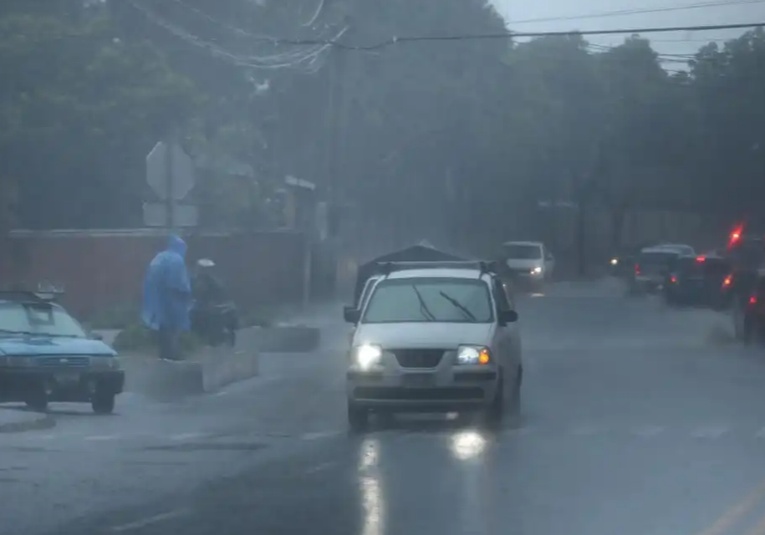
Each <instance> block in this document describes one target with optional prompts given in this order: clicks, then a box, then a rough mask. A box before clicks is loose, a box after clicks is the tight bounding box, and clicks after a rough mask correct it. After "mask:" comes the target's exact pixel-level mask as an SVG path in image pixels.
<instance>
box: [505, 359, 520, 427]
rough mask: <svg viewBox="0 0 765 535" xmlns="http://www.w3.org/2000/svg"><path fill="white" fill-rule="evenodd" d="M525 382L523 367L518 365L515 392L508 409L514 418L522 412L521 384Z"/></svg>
mask: <svg viewBox="0 0 765 535" xmlns="http://www.w3.org/2000/svg"><path fill="white" fill-rule="evenodd" d="M522 384H523V367H522V366H519V367H518V373H517V374H516V377H515V387H514V388H513V394H512V397H511V398H510V403H509V405H508V410H509V413H510V415H511V416H512V417H513V418H517V417H518V416H520V414H521V385H522Z"/></svg>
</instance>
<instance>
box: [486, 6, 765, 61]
mask: <svg viewBox="0 0 765 535" xmlns="http://www.w3.org/2000/svg"><path fill="white" fill-rule="evenodd" d="M490 1H491V2H492V3H493V4H494V5H495V7H496V8H497V10H498V11H499V12H500V13H501V14H502V16H504V17H505V20H507V21H508V27H509V28H510V29H511V30H515V31H557V30H590V29H617V28H638V27H647V26H699V25H706V24H734V23H744V22H765V0H642V1H640V0H576V1H574V0H541V1H536V2H530V1H529V0H490ZM692 6H693V7H692ZM618 12H622V14H619V13H618ZM624 12H632V13H629V14H624ZM530 19H545V20H543V21H542V20H539V21H535V22H524V21H529V20H530ZM741 33H743V31H741V30H737V31H733V32H730V31H728V32H724V31H709V32H676V33H666V34H664V33H663V34H653V35H650V36H649V35H646V37H648V38H650V39H651V41H652V43H653V44H654V48H655V49H656V50H657V51H659V52H661V53H665V54H690V53H693V52H695V51H696V50H697V49H698V48H699V47H700V46H702V45H704V44H705V43H707V42H709V41H710V40H714V41H720V42H722V41H723V40H725V39H730V38H731V37H737V36H738V35H740V34H741ZM587 39H588V41H589V42H590V43H593V44H596V45H616V44H619V43H620V42H621V41H623V39H624V38H623V37H614V36H609V37H588V38H587ZM665 59H667V60H668V63H667V64H665V66H666V67H667V68H672V63H671V59H672V58H669V57H667V58H665Z"/></svg>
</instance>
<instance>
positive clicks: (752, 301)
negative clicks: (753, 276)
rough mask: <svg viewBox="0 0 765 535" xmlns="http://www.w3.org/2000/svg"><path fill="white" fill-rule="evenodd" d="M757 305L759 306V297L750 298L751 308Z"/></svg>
mask: <svg viewBox="0 0 765 535" xmlns="http://www.w3.org/2000/svg"><path fill="white" fill-rule="evenodd" d="M756 304H757V296H756V295H753V296H752V297H750V298H749V306H754V305H756Z"/></svg>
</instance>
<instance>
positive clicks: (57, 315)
mask: <svg viewBox="0 0 765 535" xmlns="http://www.w3.org/2000/svg"><path fill="white" fill-rule="evenodd" d="M13 334H28V335H42V336H61V337H72V338H85V337H86V334H85V331H84V330H83V329H82V327H81V326H80V324H79V323H78V322H77V321H76V320H75V319H74V318H72V317H71V316H70V315H69V314H67V313H66V311H64V309H62V308H60V307H58V306H54V305H50V304H47V303H40V304H38V303H32V304H30V303H0V336H9V335H13Z"/></svg>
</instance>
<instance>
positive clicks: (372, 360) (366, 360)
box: [353, 344, 382, 370]
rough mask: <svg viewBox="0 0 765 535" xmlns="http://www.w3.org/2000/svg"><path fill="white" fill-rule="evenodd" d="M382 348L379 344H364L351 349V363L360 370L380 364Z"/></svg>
mask: <svg viewBox="0 0 765 535" xmlns="http://www.w3.org/2000/svg"><path fill="white" fill-rule="evenodd" d="M380 359H382V348H381V347H380V346H375V345H369V344H364V345H363V346H359V347H357V348H356V349H354V351H353V363H354V364H356V365H357V366H358V367H359V368H361V369H362V370H368V369H370V368H373V367H374V366H377V365H379V364H380Z"/></svg>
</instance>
